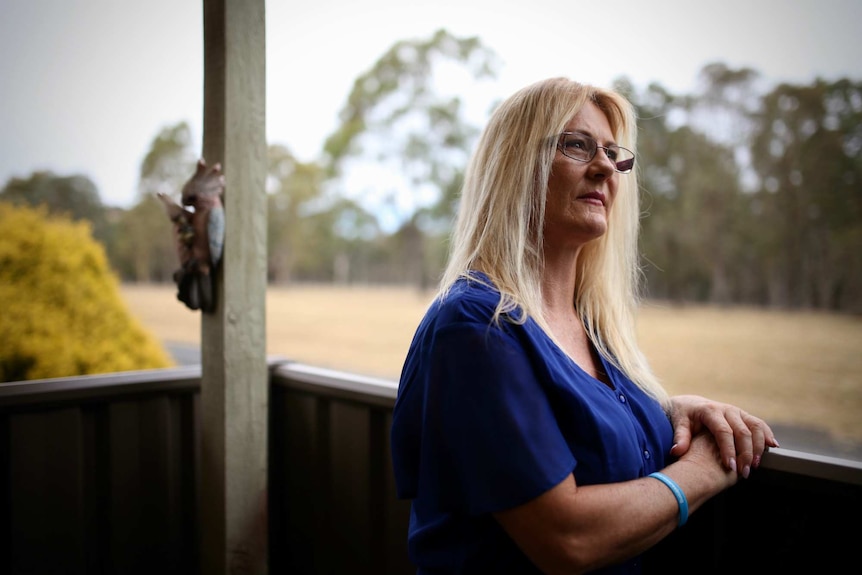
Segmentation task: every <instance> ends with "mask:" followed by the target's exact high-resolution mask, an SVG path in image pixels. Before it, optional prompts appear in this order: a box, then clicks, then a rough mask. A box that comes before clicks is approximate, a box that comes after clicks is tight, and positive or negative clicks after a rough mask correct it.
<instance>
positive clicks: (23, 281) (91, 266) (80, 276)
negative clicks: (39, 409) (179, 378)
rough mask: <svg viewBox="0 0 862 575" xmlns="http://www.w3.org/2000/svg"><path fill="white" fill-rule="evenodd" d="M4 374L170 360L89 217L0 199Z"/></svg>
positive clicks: (108, 368)
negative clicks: (128, 300) (134, 306)
mask: <svg viewBox="0 0 862 575" xmlns="http://www.w3.org/2000/svg"><path fill="white" fill-rule="evenodd" d="M0 229H2V230H3V234H2V235H0V301H2V302H3V313H2V314H0V381H21V380H26V379H40V378H49V377H68V376H75V375H86V374H93V373H107V372H117V371H128V370H138V369H151V368H159V367H167V366H169V365H170V364H171V361H170V359H169V358H168V356H167V355H166V354H165V352H164V350H163V349H162V348H161V346H160V345H159V344H158V342H157V341H156V340H154V339H153V338H152V337H151V336H150V335H149V334H148V333H147V332H146V331H145V330H144V329H143V328H142V327H141V325H140V324H139V323H138V322H137V321H136V320H135V319H134V318H133V317H132V316H131V315H130V314H129V312H128V310H127V308H126V307H125V305H124V304H123V301H122V299H121V296H120V291H119V285H118V282H117V278H116V277H115V276H114V275H113V274H112V272H111V271H110V268H109V267H108V264H107V259H106V257H105V252H104V249H103V248H102V246H101V245H100V244H99V243H97V242H96V241H94V240H93V238H92V236H91V234H90V228H89V226H88V224H87V223H86V222H73V221H72V220H71V219H70V218H69V217H68V216H51V215H50V214H49V211H48V209H47V208H45V207H40V208H30V207H20V206H13V205H11V204H9V203H5V202H0Z"/></svg>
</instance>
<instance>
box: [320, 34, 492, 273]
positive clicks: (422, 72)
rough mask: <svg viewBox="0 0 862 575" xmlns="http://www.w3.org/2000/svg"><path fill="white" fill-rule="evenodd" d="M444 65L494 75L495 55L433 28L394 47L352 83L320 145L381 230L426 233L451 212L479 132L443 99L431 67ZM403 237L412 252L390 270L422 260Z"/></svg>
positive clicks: (476, 75) (472, 74)
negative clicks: (410, 229)
mask: <svg viewBox="0 0 862 575" xmlns="http://www.w3.org/2000/svg"><path fill="white" fill-rule="evenodd" d="M447 63H448V64H454V65H455V69H459V68H458V67H459V66H461V67H463V68H466V75H467V80H468V81H469V80H476V79H482V78H490V77H494V76H495V75H496V71H495V69H496V66H497V60H496V56H495V54H494V53H493V51H491V50H489V49H488V48H486V47H484V46H483V45H482V44H481V43H480V42H479V40H478V39H477V38H457V37H454V36H452V35H451V34H449V33H448V32H446V31H445V30H438V31H437V32H436V33H435V34H434V35H433V36H432V37H431V38H430V39H427V40H418V41H401V42H397V43H396V44H395V45H393V46H392V47H391V48H390V49H389V50H388V51H387V52H386V53H385V54H384V55H383V56H381V58H380V59H379V60H378V61H377V62H376V63H375V64H374V66H373V67H372V68H371V69H370V70H369V71H368V72H366V73H365V74H362V75H361V76H360V77H359V78H357V80H356V81H355V82H354V84H353V89H352V91H351V93H350V95H349V97H348V99H347V103H346V104H345V106H344V108H343V109H342V111H341V114H340V118H341V126H340V127H339V128H338V129H337V130H336V131H335V132H334V133H333V134H332V135H330V137H329V138H328V139H327V141H326V143H325V146H324V152H325V158H326V159H325V162H326V168H327V173H328V175H329V176H330V177H333V178H335V177H339V176H341V180H340V184H341V187H340V189H339V191H340V192H341V193H342V195H344V196H346V197H352V199H355V200H356V201H357V202H359V203H361V204H362V205H363V206H365V207H366V209H369V211H372V212H373V213H375V214H377V216H378V218H382V219H383V221H381V226H382V227H383V228H384V229H386V228H388V229H393V228H394V229H397V228H399V227H401V226H403V225H408V227H409V226H416V229H415V231H418V232H419V233H425V232H427V231H428V230H430V229H433V228H434V227H435V226H436V227H439V225H440V222H442V225H446V226H448V224H449V220H450V219H451V217H452V214H453V213H454V201H453V198H454V196H455V195H456V193H457V189H459V188H460V181H461V178H462V177H463V176H462V172H463V169H464V166H465V165H466V162H467V158H468V155H469V152H470V148H471V145H472V142H473V141H474V140H475V138H476V136H477V134H478V129H477V128H476V127H475V126H473V125H472V124H470V123H469V122H468V121H467V120H466V119H465V117H466V112H465V106H464V103H463V101H462V100H461V98H460V97H458V96H445V95H443V94H442V93H441V91H440V89H439V83H435V75H434V71H435V69H439V68H440V67H443V66H444V65H445V64H447ZM444 70H445V71H446V72H447V73H448V74H455V71H454V70H453V68H452V67H450V68H444ZM459 70H460V72H461V73H462V74H463V73H464V70H463V69H459ZM459 90H461V91H463V86H461V87H459ZM351 168H354V169H355V171H353V172H351ZM360 168H361V169H362V170H363V171H360ZM364 182H371V183H368V184H366V185H363V183H364ZM351 187H352V190H351ZM351 192H352V193H351ZM401 235H402V236H403V237H408V236H409V237H410V238H411V241H410V242H409V245H406V246H405V247H409V246H413V247H414V249H413V250H409V249H408V250H403V251H401V252H400V253H401V254H402V257H403V258H404V259H403V260H402V261H398V262H394V263H395V265H397V266H403V265H406V264H408V263H409V262H412V263H414V264H415V262H416V261H417V260H418V261H420V262H421V261H422V258H423V251H422V250H421V249H419V246H421V245H422V244H423V242H422V241H416V240H417V239H419V240H421V238H415V237H414V236H413V235H410V234H407V235H404V234H401ZM420 268H424V265H420Z"/></svg>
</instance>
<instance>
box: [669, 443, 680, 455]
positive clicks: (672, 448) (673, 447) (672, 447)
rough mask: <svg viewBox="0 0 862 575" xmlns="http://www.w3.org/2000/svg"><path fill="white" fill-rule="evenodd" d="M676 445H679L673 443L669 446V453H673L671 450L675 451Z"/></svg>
mask: <svg viewBox="0 0 862 575" xmlns="http://www.w3.org/2000/svg"><path fill="white" fill-rule="evenodd" d="M677 445H679V443H674V444H673V445H671V446H670V452H671V453H673V450H674V449H676V446H677Z"/></svg>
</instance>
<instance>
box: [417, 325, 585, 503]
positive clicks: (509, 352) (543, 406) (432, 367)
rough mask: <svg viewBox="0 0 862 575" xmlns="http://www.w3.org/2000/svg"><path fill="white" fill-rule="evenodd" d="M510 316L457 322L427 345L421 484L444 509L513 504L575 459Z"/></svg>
mask: <svg viewBox="0 0 862 575" xmlns="http://www.w3.org/2000/svg"><path fill="white" fill-rule="evenodd" d="M515 329H516V328H511V329H510V326H509V325H508V324H502V325H500V326H497V325H494V324H492V325H491V326H488V325H487V324H482V323H455V324H450V325H448V326H446V327H445V328H443V329H441V330H440V331H439V332H437V333H436V335H435V338H434V341H433V343H432V344H431V348H430V349H429V353H428V356H427V357H428V365H427V366H426V368H427V371H426V377H427V381H426V382H425V394H426V397H425V402H424V403H425V410H424V413H423V416H424V418H423V422H422V429H421V437H422V443H421V445H422V448H421V449H422V453H421V459H420V465H422V466H424V467H425V469H423V470H422V472H421V473H420V474H419V476H420V477H421V480H423V481H426V482H428V484H426V485H420V486H419V488H420V489H427V490H429V491H430V492H431V493H437V495H438V497H439V505H440V506H441V509H450V510H453V511H463V512H467V513H469V514H480V513H487V512H494V511H500V510H503V509H508V508H511V507H514V506H517V505H520V504H522V503H526V502H527V501H529V500H531V499H533V498H535V497H537V496H538V495H540V494H542V493H544V492H545V491H547V490H548V489H550V488H551V487H553V486H555V485H557V484H558V483H559V482H560V481H562V480H563V479H564V478H565V477H566V476H567V475H568V474H569V473H570V472H571V471H572V470H573V469H574V466H575V460H574V456H573V455H572V453H571V450H570V449H569V448H568V446H567V443H566V441H565V439H564V437H563V435H562V432H561V430H560V429H559V427H558V425H557V422H556V419H555V417H554V413H553V411H552V409H551V403H550V399H549V397H548V395H547V391H546V390H545V389H544V388H543V386H542V384H541V383H540V382H539V381H537V379H536V376H535V374H534V373H535V370H534V369H533V368H532V367H531V365H530V362H529V358H528V356H527V354H526V353H525V352H524V348H523V346H522V345H521V344H520V342H519V341H518V339H517V337H516V335H517V334H516V333H514V331H515Z"/></svg>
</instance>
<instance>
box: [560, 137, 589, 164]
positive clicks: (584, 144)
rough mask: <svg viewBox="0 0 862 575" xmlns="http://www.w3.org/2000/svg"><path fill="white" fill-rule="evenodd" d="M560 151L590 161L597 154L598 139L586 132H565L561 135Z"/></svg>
mask: <svg viewBox="0 0 862 575" xmlns="http://www.w3.org/2000/svg"><path fill="white" fill-rule="evenodd" d="M560 151H561V152H563V154H565V155H566V156H568V157H570V158H572V159H575V160H580V161H582V162H589V161H590V160H592V159H593V156H595V155H596V141H595V140H593V139H592V138H590V137H589V136H587V135H585V134H576V133H571V132H565V133H563V134H562V136H560Z"/></svg>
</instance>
